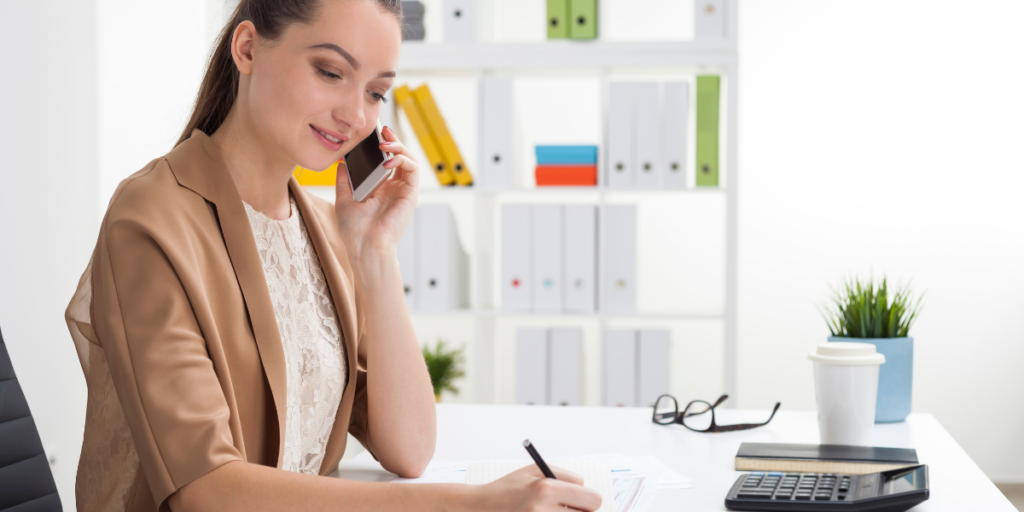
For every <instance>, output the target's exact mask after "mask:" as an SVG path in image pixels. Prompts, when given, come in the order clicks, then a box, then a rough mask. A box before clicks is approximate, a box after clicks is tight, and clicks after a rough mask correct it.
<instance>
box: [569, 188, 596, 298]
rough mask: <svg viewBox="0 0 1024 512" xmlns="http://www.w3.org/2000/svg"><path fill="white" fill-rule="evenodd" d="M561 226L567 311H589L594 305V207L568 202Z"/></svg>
mask: <svg viewBox="0 0 1024 512" xmlns="http://www.w3.org/2000/svg"><path fill="white" fill-rule="evenodd" d="M563 215H564V219H563V220H564V221H565V228H564V229H563V232H564V233H565V244H564V246H563V249H564V250H565V254H564V256H565V265H564V266H563V269H564V271H565V302H564V305H565V307H564V310H565V311H566V312H568V313H593V312H594V310H595V309H596V307H597V295H596V291H597V287H596V286H595V285H596V281H597V207H595V206H593V205H589V204H568V205H565V206H564V210H563Z"/></svg>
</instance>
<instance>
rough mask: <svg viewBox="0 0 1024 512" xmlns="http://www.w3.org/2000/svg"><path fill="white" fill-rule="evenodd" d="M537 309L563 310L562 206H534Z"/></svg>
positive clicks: (534, 271)
mask: <svg viewBox="0 0 1024 512" xmlns="http://www.w3.org/2000/svg"><path fill="white" fill-rule="evenodd" d="M532 232H533V311H534V312H536V313H561V312H562V297H563V295H564V294H563V284H562V206H561V205H557V204H538V205H534V206H533V226H532Z"/></svg>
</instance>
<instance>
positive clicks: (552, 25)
mask: <svg viewBox="0 0 1024 512" xmlns="http://www.w3.org/2000/svg"><path fill="white" fill-rule="evenodd" d="M568 16H569V0H548V39H567V38H568V37H569V24H568V23H566V20H567V19H568Z"/></svg>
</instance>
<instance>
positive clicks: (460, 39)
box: [443, 0, 478, 43]
mask: <svg viewBox="0 0 1024 512" xmlns="http://www.w3.org/2000/svg"><path fill="white" fill-rule="evenodd" d="M477 1H478V0H444V12H443V15H444V23H443V27H444V42H446V43H472V42H475V41H476V39H477V23H478V20H477Z"/></svg>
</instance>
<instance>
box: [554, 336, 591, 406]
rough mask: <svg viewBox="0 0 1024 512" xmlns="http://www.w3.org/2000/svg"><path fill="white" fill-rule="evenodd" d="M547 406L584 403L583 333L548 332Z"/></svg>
mask: <svg viewBox="0 0 1024 512" xmlns="http://www.w3.org/2000/svg"><path fill="white" fill-rule="evenodd" d="M548 355H549V365H548V368H549V370H548V386H549V388H548V389H549V393H548V405H582V404H583V332H582V331H581V330H580V329H569V328H559V329H551V330H550V331H548Z"/></svg>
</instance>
